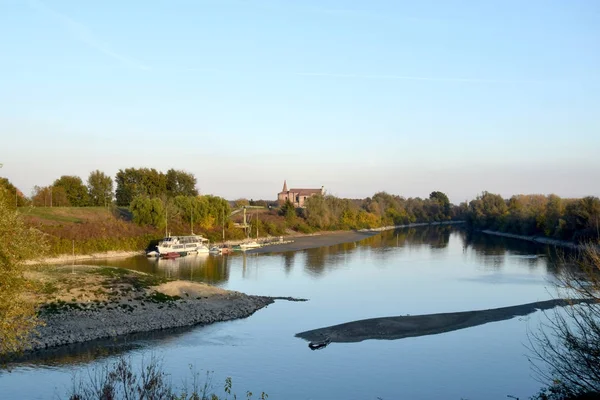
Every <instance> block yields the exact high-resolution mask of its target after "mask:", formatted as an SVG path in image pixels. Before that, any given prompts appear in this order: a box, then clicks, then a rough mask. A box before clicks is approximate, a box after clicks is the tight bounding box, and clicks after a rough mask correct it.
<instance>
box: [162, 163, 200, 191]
mask: <svg viewBox="0 0 600 400" xmlns="http://www.w3.org/2000/svg"><path fill="white" fill-rule="evenodd" d="M166 189H167V194H168V195H169V196H171V197H177V196H198V190H197V189H196V177H195V176H194V174H191V173H189V172H185V171H181V170H175V169H170V170H168V171H167V175H166Z"/></svg>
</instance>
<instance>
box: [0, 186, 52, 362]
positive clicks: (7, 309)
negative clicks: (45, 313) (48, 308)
mask: <svg viewBox="0 0 600 400" xmlns="http://www.w3.org/2000/svg"><path fill="white" fill-rule="evenodd" d="M13 200H14V199H13V195H12V194H11V193H10V192H8V191H7V189H6V188H4V187H0V243H2V246H0V288H1V290H0V360H1V359H2V358H3V356H4V355H6V354H7V353H12V352H17V351H20V350H22V349H23V347H24V346H25V345H26V344H27V343H28V342H29V334H30V331H31V330H32V329H33V328H35V326H36V325H37V319H36V312H35V311H36V310H35V303H34V302H32V301H31V300H30V299H27V298H25V296H24V292H25V291H26V289H27V287H28V282H27V281H26V280H25V278H24V276H23V271H24V263H23V262H24V261H25V260H26V259H29V258H33V257H36V256H40V255H42V254H43V253H44V251H45V250H46V249H47V246H46V242H45V239H44V236H43V235H42V233H41V232H39V231H38V230H36V229H33V228H28V227H26V226H25V224H24V223H23V221H22V219H21V215H20V213H16V212H15V210H14V206H11V205H12V202H13Z"/></svg>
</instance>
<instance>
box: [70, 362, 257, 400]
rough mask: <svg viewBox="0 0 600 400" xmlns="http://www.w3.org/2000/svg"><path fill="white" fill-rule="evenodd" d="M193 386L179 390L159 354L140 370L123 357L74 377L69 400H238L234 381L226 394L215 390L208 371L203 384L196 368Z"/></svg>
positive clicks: (227, 383) (228, 382)
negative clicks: (83, 377) (233, 388)
mask: <svg viewBox="0 0 600 400" xmlns="http://www.w3.org/2000/svg"><path fill="white" fill-rule="evenodd" d="M190 372H191V374H192V382H191V385H188V384H187V383H184V385H183V388H180V389H175V388H174V387H173V385H172V384H171V381H170V376H169V375H168V374H167V373H166V372H165V371H164V370H163V366H162V364H161V362H160V360H158V359H157V358H156V357H154V356H152V357H151V358H150V360H149V361H148V362H145V361H144V360H142V363H141V367H140V369H139V370H138V371H136V370H134V367H133V365H132V363H131V360H130V359H128V358H125V357H121V358H119V359H118V360H117V361H115V362H114V363H111V364H108V363H107V364H104V365H103V366H102V367H100V368H98V369H95V370H94V371H91V373H89V374H88V377H87V379H82V378H80V379H77V378H74V379H73V386H72V389H71V392H70V394H69V397H68V398H69V400H121V399H127V400H230V399H231V400H237V398H238V397H237V395H236V394H235V393H233V391H232V387H233V385H232V380H231V378H227V379H226V380H225V385H224V387H223V392H224V397H219V396H218V395H216V394H215V393H212V391H213V390H212V387H213V386H212V379H211V374H210V373H208V372H207V373H206V377H205V379H204V382H203V383H201V379H200V375H199V374H198V373H197V372H194V371H193V368H192V367H190ZM245 398H246V399H247V400H251V399H252V398H253V394H252V392H246V396H245ZM267 398H268V396H267V394H265V393H261V395H260V397H258V400H266V399H267Z"/></svg>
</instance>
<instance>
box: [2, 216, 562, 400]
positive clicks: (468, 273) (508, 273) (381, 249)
mask: <svg viewBox="0 0 600 400" xmlns="http://www.w3.org/2000/svg"><path fill="white" fill-rule="evenodd" d="M554 258H555V257H554V256H553V254H552V253H551V252H550V251H549V250H548V249H547V248H545V247H540V246H536V245H533V244H531V243H526V242H520V241H517V240H514V239H507V238H501V237H492V236H486V235H468V234H467V233H466V232H464V231H462V230H460V229H458V228H455V227H451V226H443V227H439V226H438V227H422V228H412V229H404V230H398V231H395V232H394V231H389V232H384V233H382V234H379V235H376V236H373V237H370V238H368V239H365V240H363V241H361V242H357V243H346V244H342V245H336V246H331V247H322V248H318V249H311V250H304V251H297V252H290V253H283V254H261V255H242V254H235V255H232V256H228V257H221V256H212V255H211V256H199V257H185V258H181V259H177V260H159V261H157V260H148V259H146V258H144V257H136V258H131V259H123V260H107V261H98V262H95V264H104V265H113V266H119V267H125V268H131V269H135V270H139V271H144V272H149V273H153V274H158V275H164V276H168V277H172V278H180V279H189V280H194V281H203V282H207V283H211V284H214V285H218V286H220V287H223V288H226V289H232V290H237V291H241V292H244V293H248V294H258V295H269V296H293V297H300V298H307V299H309V301H308V302H287V301H277V302H276V303H275V304H272V305H270V306H268V307H267V308H265V309H262V310H260V311H258V312H257V313H255V314H254V315H252V316H251V317H249V318H247V319H243V320H237V321H232V322H224V323H217V324H214V325H210V326H205V327H194V328H187V329H180V330H176V331H165V332H158V333H154V334H144V335H136V336H133V337H127V338H122V339H118V340H113V341H103V342H97V343H91V344H85V345H80V346H73V347H69V348H64V349H58V350H56V351H53V352H47V353H45V354H42V355H38V356H36V357H31V359H29V360H25V361H22V362H20V363H18V364H13V365H11V366H10V368H9V369H10V371H8V370H7V369H3V370H0V398H2V399H56V398H64V396H65V393H66V391H67V390H68V388H69V387H70V386H71V381H72V378H73V376H77V375H79V376H82V375H85V376H87V374H88V373H89V372H90V371H93V370H94V368H99V367H100V366H102V365H103V363H106V362H109V361H112V360H114V359H115V358H116V357H119V356H120V355H126V356H127V357H130V358H131V360H132V361H133V362H134V363H136V364H137V363H139V362H140V361H141V360H142V359H146V360H147V359H148V358H149V357H150V356H151V355H154V356H157V357H159V358H160V359H161V360H162V363H163V365H164V367H165V369H166V370H167V371H168V373H169V374H171V377H172V381H173V383H174V384H175V386H178V385H180V383H181V382H182V381H183V380H185V379H187V380H188V381H190V380H191V373H190V368H192V369H193V370H195V371H197V372H199V373H200V374H201V375H202V376H204V374H205V373H206V372H209V374H210V375H211V377H212V382H213V384H214V387H215V390H217V391H220V390H221V388H222V386H223V383H224V381H225V378H226V377H231V378H232V380H233V389H234V391H235V392H237V393H238V398H240V397H244V396H245V392H246V390H250V391H252V392H254V393H255V394H256V393H260V392H261V391H264V392H266V393H267V394H268V395H269V399H272V400H275V399H286V400H293V399H315V400H316V399H365V400H366V399H372V400H375V399H378V398H380V399H384V400H391V399H413V400H418V399H456V400H460V399H470V400H475V399H482V400H483V399H486V400H489V399H506V398H507V395H512V396H516V397H519V398H521V399H524V398H528V396H531V395H533V394H534V393H536V392H537V391H538V390H539V389H540V386H541V384H540V383H539V382H538V381H537V380H536V376H535V375H534V374H533V372H532V370H531V368H530V364H529V361H528V359H527V355H528V354H529V350H528V349H527V348H526V344H527V343H528V331H532V330H536V329H538V326H539V323H540V322H541V320H542V318H543V314H542V313H541V312H539V311H538V312H535V313H533V314H530V315H528V316H526V317H517V318H513V319H509V320H506V321H501V322H492V323H487V324H484V325H480V326H475V327H471V328H468V329H462V330H457V331H452V332H447V333H443V334H437V335H430V336H420V337H411V338H405V339H399V340H366V341H362V342H358V343H332V344H330V345H329V346H327V347H326V348H324V349H321V350H318V351H312V350H310V349H309V348H308V346H307V342H306V341H304V340H302V339H299V338H296V337H295V336H294V335H295V334H296V333H298V332H303V331H306V330H311V329H316V328H321V327H325V326H329V325H334V324H339V323H344V322H350V321H354V320H357V319H363V318H374V317H385V316H395V315H406V314H410V315H418V314H432V313H442V312H455V311H469V310H479V309H488V308H496V307H505V306H512V305H518V304H523V303H531V302H535V301H540V300H547V299H550V298H552V295H553V294H554V291H553V288H552V284H553V281H554V273H555V262H554Z"/></svg>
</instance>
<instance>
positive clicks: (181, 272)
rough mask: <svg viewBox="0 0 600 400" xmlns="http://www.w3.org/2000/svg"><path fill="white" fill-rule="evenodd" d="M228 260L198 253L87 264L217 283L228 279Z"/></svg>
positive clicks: (225, 257)
mask: <svg viewBox="0 0 600 400" xmlns="http://www.w3.org/2000/svg"><path fill="white" fill-rule="evenodd" d="M230 262H231V261H230V258H229V256H213V255H209V254H198V255H194V256H193V255H190V256H187V257H180V258H173V259H161V258H154V257H152V258H146V257H144V256H138V257H132V258H126V259H118V260H100V261H93V262H89V264H93V265H109V266H112V267H119V268H127V269H132V270H135V271H140V272H145V273H148V274H153V275H158V276H163V277H166V278H173V279H185V280H190V281H196V282H206V283H210V284H213V285H219V284H223V283H225V282H227V281H228V280H229V269H230V267H229V264H230Z"/></svg>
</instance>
